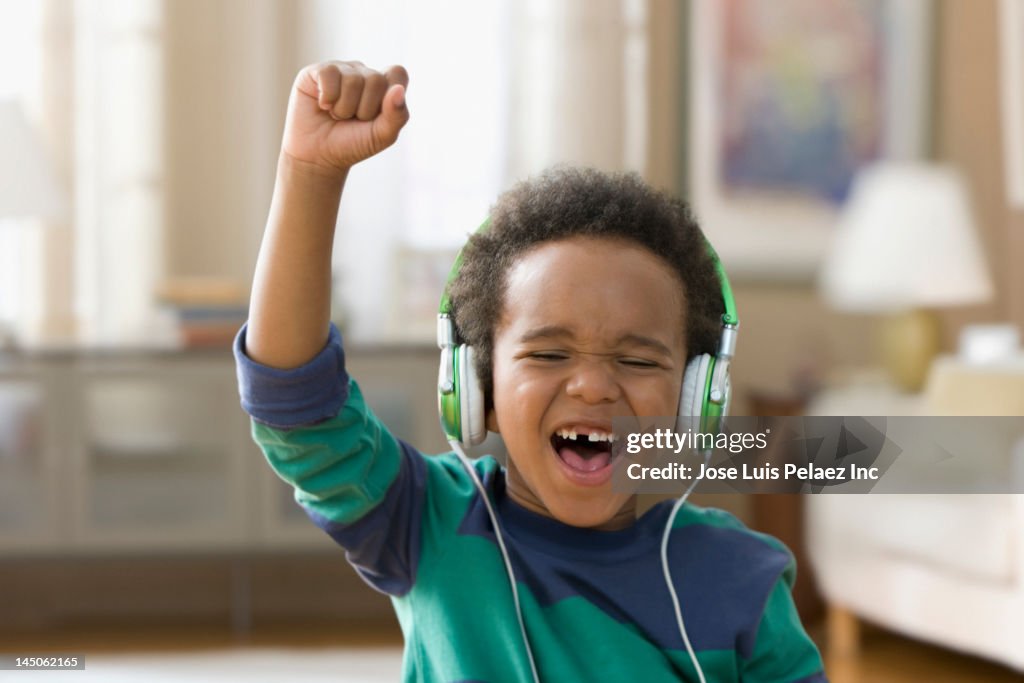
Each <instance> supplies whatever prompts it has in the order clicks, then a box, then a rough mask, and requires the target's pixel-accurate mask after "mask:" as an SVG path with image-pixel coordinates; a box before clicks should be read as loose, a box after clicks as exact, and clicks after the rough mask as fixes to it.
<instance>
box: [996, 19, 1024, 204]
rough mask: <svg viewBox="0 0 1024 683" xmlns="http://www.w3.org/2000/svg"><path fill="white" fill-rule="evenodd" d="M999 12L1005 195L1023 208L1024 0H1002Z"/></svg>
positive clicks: (1010, 201) (1012, 202)
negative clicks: (1021, 0) (1022, 0)
mask: <svg viewBox="0 0 1024 683" xmlns="http://www.w3.org/2000/svg"><path fill="white" fill-rule="evenodd" d="M999 12H1000V16H999V24H1000V27H1001V31H1002V33H1001V35H1000V36H999V40H1000V43H1001V45H1000V48H1001V53H1002V65H1001V66H1002V73H1001V74H1000V76H1001V79H1002V84H1001V88H1000V89H1001V91H1002V100H1003V141H1004V144H1003V150H1004V157H1003V158H1004V164H1005V174H1006V197H1007V199H1008V200H1009V203H1010V205H1011V206H1014V207H1016V208H1018V209H1021V208H1024V3H1022V2H1020V0H1002V4H1001V5H1000V8H999Z"/></svg>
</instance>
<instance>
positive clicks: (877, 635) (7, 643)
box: [0, 624, 1024, 683]
mask: <svg viewBox="0 0 1024 683" xmlns="http://www.w3.org/2000/svg"><path fill="white" fill-rule="evenodd" d="M812 635H814V636H815V637H817V636H818V631H817V630H815V629H812ZM400 643H401V634H400V633H399V631H398V629H397V627H396V626H392V625H389V624H379V625H376V626H372V627H361V628H359V629H352V628H346V627H343V626H339V625H337V624H332V625H317V626H310V625H309V624H306V625H299V624H294V625H283V624H279V625H275V626H260V627H258V628H254V629H253V630H252V631H251V632H249V633H248V634H243V635H238V634H233V633H232V632H231V631H230V629H228V628H227V627H225V626H209V625H208V626H197V625H194V624H192V625H188V624H181V625H178V626H168V625H160V626H152V627H145V628H141V627H138V626H137V625H136V626H134V627H132V628H125V627H117V626H96V625H88V626H84V625H83V626H80V627H78V628H67V629H63V630H61V631H48V632H46V633H45V635H39V634H37V635H29V634H17V633H4V632H2V631H0V653H4V654H16V653H33V654H35V653H43V652H64V653H72V652H73V653H77V654H85V655H88V654H90V653H112V652H153V651H161V652H172V651H195V650H211V649H217V648H224V647H238V646H253V647H271V646H277V647H325V646H331V645H345V646H353V645H360V646H366V647H374V646H378V647H379V646H381V645H396V644H400ZM862 649H863V652H862V654H861V655H860V656H858V657H856V658H852V659H837V658H833V657H828V653H827V650H826V651H825V652H826V671H827V673H828V675H829V679H830V680H831V681H832V683H861V682H863V683H904V682H906V683H911V682H912V683H922V682H927V683H975V682H978V683H981V682H985V683H1002V682H1004V681H1005V682H1010V681H1013V682H1015V683H1024V674H1021V673H1018V672H1014V671H1011V670H1010V669H1007V668H1005V667H1001V666H999V665H996V664H993V663H991V662H987V661H984V660H980V659H976V658H973V657H967V656H963V655H958V654H954V653H951V652H948V651H946V650H942V649H939V648H934V647H930V646H928V645H925V644H922V643H918V642H915V641H912V640H909V639H906V638H902V637H899V636H895V635H892V634H890V633H886V632H882V631H878V630H869V631H868V632H866V633H865V634H864V640H863V648H862Z"/></svg>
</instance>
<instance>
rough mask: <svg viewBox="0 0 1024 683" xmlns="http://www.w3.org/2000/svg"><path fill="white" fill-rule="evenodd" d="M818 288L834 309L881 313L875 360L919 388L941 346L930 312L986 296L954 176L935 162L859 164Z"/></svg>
mask: <svg viewBox="0 0 1024 683" xmlns="http://www.w3.org/2000/svg"><path fill="white" fill-rule="evenodd" d="M820 285H821V289H822V292H823V294H824V296H825V298H826V300H827V301H828V303H829V304H830V305H831V306H832V307H833V308H836V309H838V310H841V311H850V312H860V313H880V314H884V315H885V317H884V318H883V321H882V325H881V330H880V331H881V335H880V341H881V352H882V360H883V363H884V364H885V367H886V369H887V370H888V372H889V374H890V376H891V378H892V380H893V382H894V383H895V384H896V385H897V386H899V387H900V388H902V389H903V390H905V391H918V390H920V389H921V387H922V386H923V385H924V381H925V378H926V377H927V374H928V369H929V367H930V365H931V361H932V358H933V357H934V356H935V354H936V353H937V352H938V349H939V324H938V319H937V317H936V316H935V313H934V310H932V309H935V308H943V307H949V306H959V305H965V304H973V303H979V302H983V301H985V300H987V299H989V298H990V297H991V296H992V282H991V279H990V278H989V274H988V270H987V268H986V266H985V260H984V257H983V256H982V250H981V245H980V244H979V242H978V237H977V232H976V229H975V224H974V219H973V216H972V213H971V208H970V202H969V200H968V197H967V190H966V187H965V184H964V182H963V179H962V178H961V177H960V175H959V174H958V173H957V172H956V171H955V170H953V169H952V168H950V167H948V166H941V165H937V164H924V163H903V162H900V163H895V162H889V163H881V164H876V165H873V166H870V167H867V168H866V169H865V170H864V171H862V172H861V173H860V174H859V175H858V176H857V178H856V180H855V181H854V185H853V189H852V191H851V194H850V198H849V200H848V202H847V204H846V206H845V207H844V209H843V211H842V213H841V215H840V220H839V225H838V229H837V232H836V235H835V239H834V241H833V243H832V247H831V249H830V250H829V253H828V255H827V257H826V260H825V264H824V268H823V270H822V271H821V278H820Z"/></svg>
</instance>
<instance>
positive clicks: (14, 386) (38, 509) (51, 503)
mask: <svg viewBox="0 0 1024 683" xmlns="http://www.w3.org/2000/svg"><path fill="white" fill-rule="evenodd" d="M51 434H52V430H51V426H50V425H49V415H48V412H47V401H46V388H45V382H44V381H43V380H42V378H40V377H38V376H30V375H22V376H18V375H5V376H3V377H0V553H2V554H4V555H6V554H9V553H11V552H17V551H23V550H35V549H44V548H47V547H52V545H53V544H54V543H55V542H56V539H57V535H58V524H59V520H58V517H57V510H58V506H57V502H58V500H57V491H56V486H55V481H56V476H55V468H54V463H53V461H52V457H51V454H52V449H51V446H50V441H52V439H51V438H50V435H51Z"/></svg>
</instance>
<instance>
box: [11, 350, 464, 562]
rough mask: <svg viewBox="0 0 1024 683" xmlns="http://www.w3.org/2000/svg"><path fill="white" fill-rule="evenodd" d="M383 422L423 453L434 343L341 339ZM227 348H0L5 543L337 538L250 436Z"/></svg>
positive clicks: (39, 551)
mask: <svg viewBox="0 0 1024 683" xmlns="http://www.w3.org/2000/svg"><path fill="white" fill-rule="evenodd" d="M347 361H348V367H349V370H350V372H351V373H352V374H353V375H354V376H355V377H357V379H358V381H359V382H360V385H361V386H362V388H363V392H364V394H365V395H366V397H367V401H368V402H369V404H370V405H371V407H372V408H373V409H374V411H375V412H376V413H377V414H378V415H379V416H380V417H381V419H382V420H383V421H384V423H385V424H387V425H389V427H390V428H391V429H392V431H393V432H394V433H395V434H396V435H397V436H399V437H400V438H405V439H407V440H409V441H410V442H412V443H414V444H416V445H417V446H418V447H420V448H421V449H423V450H424V451H427V452H437V451H441V450H446V445H445V442H444V440H443V438H442V436H441V432H440V429H439V427H438V424H437V412H436V400H437V399H436V394H435V389H434V387H435V386H436V382H437V365H436V364H437V351H436V349H432V348H430V347H427V346H423V347H419V346H416V347H408V346H401V347H375V348H363V349H359V348H356V349H350V350H348V351H347ZM249 432H250V426H249V419H248V417H247V416H246V415H245V414H244V413H243V411H242V409H241V408H240V406H239V401H238V390H237V380H236V376H235V366H234V359H233V358H232V357H231V355H230V353H229V352H227V351H204V352H191V353H172V352H156V351H154V352H136V353H129V352H118V353H77V354H72V353H48V354H32V355H23V354H18V355H13V354H9V355H5V356H0V556H2V557H7V558H11V557H23V556H42V555H66V554H77V555H82V554H120V555H123V554H154V553H177V554H192V553H205V554H209V553H211V552H213V553H218V552H240V551H246V552H249V551H259V550H275V549H281V550H283V549H304V550H329V551H335V552H336V550H337V549H336V546H334V544H333V542H332V541H331V540H330V539H329V538H327V536H326V535H325V534H323V532H321V531H320V530H319V529H317V528H316V527H315V526H313V524H312V523H311V522H310V521H309V520H308V519H307V517H306V515H305V513H304V512H303V511H302V509H301V508H299V507H298V505H296V503H295V502H294V499H293V497H292V489H291V488H290V487H289V486H287V485H286V484H284V483H283V482H282V481H280V480H279V479H278V478H277V477H276V476H275V475H274V473H273V472H272V471H271V469H270V467H269V466H268V465H267V463H266V462H265V460H264V459H263V456H262V453H261V452H260V451H259V449H258V448H257V447H256V445H255V444H254V443H253V442H252V440H251V438H250V433H249Z"/></svg>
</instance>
